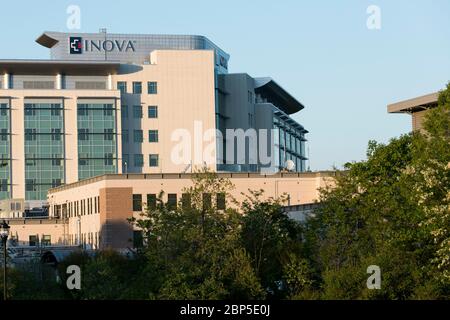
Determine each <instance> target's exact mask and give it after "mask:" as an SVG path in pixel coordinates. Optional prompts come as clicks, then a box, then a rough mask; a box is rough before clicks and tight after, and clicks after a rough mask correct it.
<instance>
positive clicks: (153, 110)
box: [121, 105, 158, 119]
mask: <svg viewBox="0 0 450 320" xmlns="http://www.w3.org/2000/svg"><path fill="white" fill-rule="evenodd" d="M121 115H122V118H128V106H127V105H123V106H122V109H121ZM143 116H144V113H143V111H142V106H133V118H135V119H142V118H143ZM147 117H148V118H149V119H156V118H158V106H148V109H147Z"/></svg>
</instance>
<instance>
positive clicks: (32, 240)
mask: <svg viewBox="0 0 450 320" xmlns="http://www.w3.org/2000/svg"><path fill="white" fill-rule="evenodd" d="M28 239H29V244H30V246H31V247H36V246H37V245H38V244H39V239H38V236H36V235H33V236H29V238H28Z"/></svg>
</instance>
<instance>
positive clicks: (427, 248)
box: [0, 84, 450, 300]
mask: <svg viewBox="0 0 450 320" xmlns="http://www.w3.org/2000/svg"><path fill="white" fill-rule="evenodd" d="M424 126H425V129H426V131H424V132H417V133H413V134H409V135H403V136H401V137H399V138H395V139H392V140H391V141H390V142H389V143H388V144H380V143H377V142H375V141H370V142H369V145H368V151H367V160H366V161H361V162H355V163H348V164H346V165H345V168H346V170H345V171H343V172H338V173H337V176H336V179H335V184H334V185H333V186H329V187H326V188H324V189H322V190H321V199H320V201H321V205H320V207H319V209H317V210H316V212H315V214H314V216H313V217H311V218H310V219H308V220H307V223H306V224H304V225H300V224H299V223H297V222H295V221H293V220H291V219H289V218H288V217H287V215H286V214H285V213H283V210H282V207H283V205H285V203H286V198H285V197H284V196H281V197H280V198H277V199H272V198H269V199H267V198H265V197H264V191H263V190H258V191H251V190H249V193H248V194H247V195H245V197H244V201H242V203H239V202H237V201H236V200H235V199H233V198H232V197H231V196H230V194H229V192H230V190H232V189H233V185H232V184H231V183H230V181H229V180H227V179H224V178H219V177H218V176H217V175H216V174H214V173H211V172H208V171H207V170H206V169H203V170H201V171H199V172H197V173H196V174H195V175H194V177H193V183H192V186H191V187H189V188H186V189H185V190H184V193H185V195H187V197H185V198H183V200H182V201H180V203H179V204H178V205H177V206H176V207H174V206H170V205H169V204H167V203H165V202H164V201H163V200H162V199H163V196H164V194H163V192H161V194H160V195H159V198H158V199H157V205H156V207H155V208H147V210H146V211H145V212H144V213H143V214H142V216H141V217H140V218H138V219H131V220H130V223H132V224H133V225H134V226H135V227H136V228H138V229H140V230H142V233H143V242H144V243H143V247H142V248H140V249H139V250H138V251H137V253H136V254H135V255H134V256H133V257H126V256H123V255H121V254H119V253H117V252H114V251H101V252H97V253H96V254H87V253H86V252H81V251H80V252H76V253H73V254H72V255H70V256H68V257H67V258H66V259H65V260H64V261H63V262H62V263H60V264H59V266H58V271H59V276H60V277H61V281H60V282H59V283H57V282H56V274H55V273H54V271H52V270H51V269H46V270H44V269H42V266H41V265H40V264H37V265H36V264H35V265H32V266H29V268H28V269H27V268H21V269H19V268H16V269H12V270H10V279H11V281H10V283H9V292H10V297H11V298H12V299H58V298H61V299H64V298H72V299H244V300H250V299H265V298H272V299H273V298H275V299H391V300H404V299H450V209H449V208H450V147H449V146H450V84H449V86H448V87H447V90H445V91H443V92H442V93H441V95H440V97H439V106H438V107H437V108H435V109H433V110H431V111H430V112H428V115H427V116H426V120H425V122H424ZM218 194H221V195H223V194H225V199H226V209H225V210H223V209H220V210H219V209H217V206H216V205H215V203H216V202H217V198H218V196H217V195H218ZM186 199H189V200H190V201H186ZM69 265H78V266H80V268H81V272H82V276H81V279H82V282H81V290H80V291H76V290H73V291H69V290H67V289H66V288H65V283H66V280H67V275H66V273H65V271H66V268H67V266H69ZM371 265H376V266H379V267H380V269H381V289H380V290H369V289H368V288H367V285H366V283H367V279H368V277H369V274H367V268H368V267H369V266H371ZM1 285H2V284H1V282H0V286H1Z"/></svg>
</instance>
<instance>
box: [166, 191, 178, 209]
mask: <svg viewBox="0 0 450 320" xmlns="http://www.w3.org/2000/svg"><path fill="white" fill-rule="evenodd" d="M167 206H168V207H169V209H172V210H173V209H176V208H177V194H176V193H169V194H168V195H167Z"/></svg>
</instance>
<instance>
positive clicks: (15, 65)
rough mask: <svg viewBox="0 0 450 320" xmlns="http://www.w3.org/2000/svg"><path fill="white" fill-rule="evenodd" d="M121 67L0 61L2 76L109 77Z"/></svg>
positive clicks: (116, 64) (101, 63)
mask: <svg viewBox="0 0 450 320" xmlns="http://www.w3.org/2000/svg"><path fill="white" fill-rule="evenodd" d="M119 66H120V63H119V62H117V61H85V60H84V61H78V60H73V61H72V60H71V61H66V60H0V74H4V73H12V74H26V75H56V74H58V73H60V74H70V75H108V74H115V73H117V70H118V69H119Z"/></svg>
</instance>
